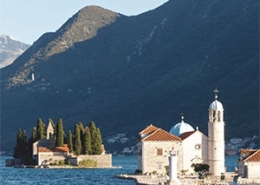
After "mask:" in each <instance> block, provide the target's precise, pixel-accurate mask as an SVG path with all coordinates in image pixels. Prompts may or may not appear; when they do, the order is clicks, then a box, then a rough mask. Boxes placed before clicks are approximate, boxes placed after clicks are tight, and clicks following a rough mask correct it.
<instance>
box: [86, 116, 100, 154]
mask: <svg viewBox="0 0 260 185" xmlns="http://www.w3.org/2000/svg"><path fill="white" fill-rule="evenodd" d="M89 130H90V137H91V151H92V152H91V154H93V155H99V154H101V153H102V148H101V142H102V139H101V134H100V131H99V129H97V127H96V125H95V123H94V122H93V121H91V122H90V124H89Z"/></svg>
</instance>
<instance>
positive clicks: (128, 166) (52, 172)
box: [0, 156, 238, 185]
mask: <svg viewBox="0 0 260 185" xmlns="http://www.w3.org/2000/svg"><path fill="white" fill-rule="evenodd" d="M6 158H8V157H0V184H1V185H2V184H3V185H9V184H19V185H20V184H22V185H41V184H42V185H65V184H69V185H71V184H72V185H73V184H77V185H81V184H84V185H135V182H134V181H132V180H122V179H117V178H115V175H118V174H127V173H128V174H131V173H134V171H135V170H136V169H137V158H136V156H122V157H117V156H113V166H121V167H122V168H115V169H33V168H12V167H8V168H6V167H5V159H6ZM9 158H10V157H9ZM237 159H238V157H237V156H235V157H226V166H227V171H234V168H235V166H237Z"/></svg>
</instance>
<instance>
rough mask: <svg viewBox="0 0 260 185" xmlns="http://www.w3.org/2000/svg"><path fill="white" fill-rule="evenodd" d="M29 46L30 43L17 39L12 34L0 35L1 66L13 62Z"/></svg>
mask: <svg viewBox="0 0 260 185" xmlns="http://www.w3.org/2000/svg"><path fill="white" fill-rule="evenodd" d="M28 47H29V45H28V44H25V43H22V42H20V41H17V40H15V39H14V38H13V37H11V36H8V35H0V68H3V67H6V66H8V65H10V64H12V63H13V61H14V60H15V59H16V58H17V57H19V56H20V55H21V54H22V53H23V52H24V51H25V50H26V49H27V48H28Z"/></svg>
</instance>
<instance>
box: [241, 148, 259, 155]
mask: <svg viewBox="0 0 260 185" xmlns="http://www.w3.org/2000/svg"><path fill="white" fill-rule="evenodd" d="M256 151H257V150H256V149H241V150H240V155H252V154H253V153H254V152H256Z"/></svg>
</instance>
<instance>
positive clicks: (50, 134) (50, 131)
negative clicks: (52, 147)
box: [47, 120, 54, 141]
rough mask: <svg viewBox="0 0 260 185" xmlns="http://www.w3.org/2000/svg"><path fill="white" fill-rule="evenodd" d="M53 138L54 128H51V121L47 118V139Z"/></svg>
mask: <svg viewBox="0 0 260 185" xmlns="http://www.w3.org/2000/svg"><path fill="white" fill-rule="evenodd" d="M53 138H54V129H53V126H52V124H51V121H50V120H49V124H48V127H47V139H48V140H51V141H52V140H53Z"/></svg>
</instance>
